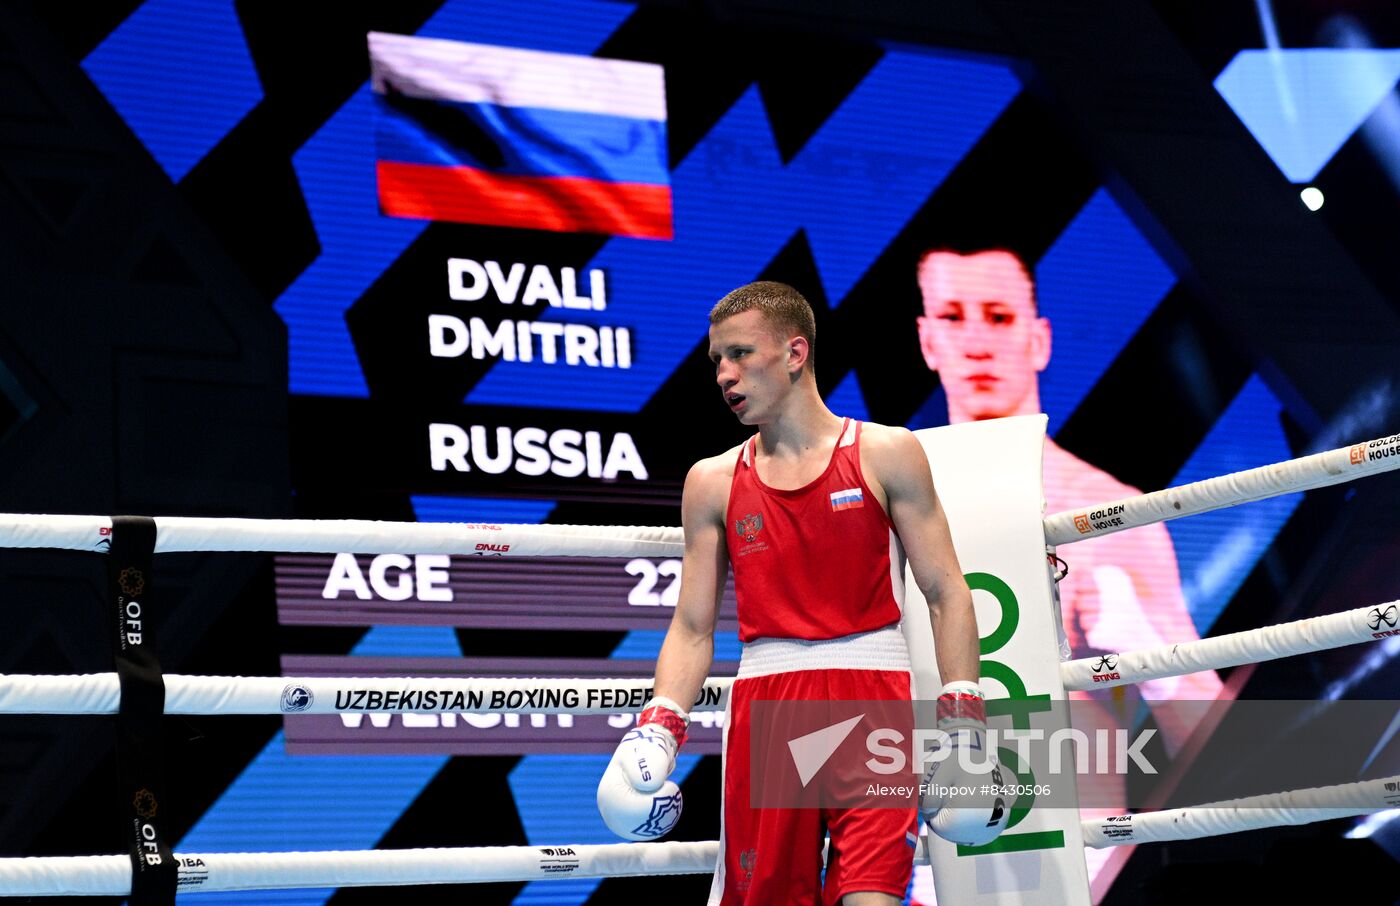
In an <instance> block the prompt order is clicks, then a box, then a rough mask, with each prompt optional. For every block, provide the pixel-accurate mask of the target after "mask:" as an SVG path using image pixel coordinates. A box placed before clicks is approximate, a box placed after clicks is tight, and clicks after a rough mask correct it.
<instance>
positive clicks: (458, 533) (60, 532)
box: [0, 514, 685, 557]
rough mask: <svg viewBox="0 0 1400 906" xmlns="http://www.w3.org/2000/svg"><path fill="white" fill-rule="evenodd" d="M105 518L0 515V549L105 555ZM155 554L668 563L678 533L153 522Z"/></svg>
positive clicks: (676, 552)
mask: <svg viewBox="0 0 1400 906" xmlns="http://www.w3.org/2000/svg"><path fill="white" fill-rule="evenodd" d="M111 527H112V520H111V518H110V517H107V516H35V515H14V514H0V547H56V548H63V549H66V550H81V551H102V552H105V551H106V550H107V547H108V542H109V541H110V539H111V534H110V532H111ZM155 549H156V553H169V552H173V551H268V552H279V553H341V552H357V553H366V554H369V553H374V554H476V553H485V554H490V555H496V554H502V555H504V556H509V557H676V556H680V555H681V554H682V553H684V552H685V544H684V540H683V537H682V535H681V530H680V529H678V528H656V527H645V526H621V525H506V524H496V523H483V522H466V523H423V522H374V521H371V520H365V519H325V520H319V519H226V518H214V517H204V516H199V517H190V516H158V517H156V548H155Z"/></svg>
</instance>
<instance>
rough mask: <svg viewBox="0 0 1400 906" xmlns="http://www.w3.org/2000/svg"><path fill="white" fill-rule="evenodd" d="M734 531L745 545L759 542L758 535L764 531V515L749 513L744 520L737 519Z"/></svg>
mask: <svg viewBox="0 0 1400 906" xmlns="http://www.w3.org/2000/svg"><path fill="white" fill-rule="evenodd" d="M734 531H735V532H737V533H738V534H739V537H740V538H742V539H744V541H745V543H747V544H752V543H753V542H755V541H757V540H758V533H759V532H761V531H763V514H762V513H749V514H748V515H747V516H745V517H744V518H743V519H735V520H734Z"/></svg>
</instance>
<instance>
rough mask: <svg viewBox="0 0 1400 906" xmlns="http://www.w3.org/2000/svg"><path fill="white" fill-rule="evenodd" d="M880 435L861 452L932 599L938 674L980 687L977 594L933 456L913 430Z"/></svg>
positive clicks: (919, 579) (926, 594)
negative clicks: (936, 479) (937, 485)
mask: <svg viewBox="0 0 1400 906" xmlns="http://www.w3.org/2000/svg"><path fill="white" fill-rule="evenodd" d="M881 433H882V436H881V437H880V438H879V439H878V440H877V442H876V443H873V444H871V445H870V449H869V450H868V451H866V450H865V449H862V451H861V452H862V453H867V452H868V454H869V456H868V459H869V461H870V464H871V465H872V466H873V467H874V471H875V477H876V479H877V480H878V481H879V482H880V485H881V487H883V488H884V491H885V496H886V500H887V508H888V512H889V515H890V520H891V521H892V522H893V523H894V528H895V531H896V532H897V533H898V534H899V539H900V541H901V542H902V543H903V545H904V551H905V554H906V555H907V556H908V557H909V566H910V568H911V569H912V570H913V572H914V580H915V581H916V582H917V583H918V586H919V590H920V591H921V592H923V594H924V598H925V599H926V600H927V601H928V608H929V619H930V621H931V622H932V624H933V649H934V656H935V657H936V658H937V660H938V674H939V676H940V678H941V679H942V680H943V682H944V683H952V682H970V683H976V682H977V676H978V660H979V658H980V654H979V651H978V636H977V618H976V617H975V616H974V614H973V610H972V592H970V591H969V590H968V588H967V581H966V580H965V579H963V573H962V567H961V566H960V565H959V564H958V555H957V553H955V552H954V550H953V537H952V534H951V533H950V532H949V531H948V520H947V517H946V516H944V513H943V505H942V504H941V503H940V502H939V500H938V494H937V492H936V491H935V490H934V488H933V476H932V474H931V473H930V470H929V464H928V457H926V456H925V455H924V448H923V447H922V446H920V444H919V441H918V439H917V438H916V437H914V435H913V434H911V433H910V432H908V431H906V430H904V429H902V428H892V429H886V431H884V432H881Z"/></svg>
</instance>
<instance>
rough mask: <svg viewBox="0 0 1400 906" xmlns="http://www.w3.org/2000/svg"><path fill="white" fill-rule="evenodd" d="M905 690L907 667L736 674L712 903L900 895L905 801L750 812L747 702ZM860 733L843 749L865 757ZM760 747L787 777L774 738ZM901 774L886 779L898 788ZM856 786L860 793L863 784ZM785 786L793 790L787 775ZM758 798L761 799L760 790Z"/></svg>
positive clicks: (904, 875)
mask: <svg viewBox="0 0 1400 906" xmlns="http://www.w3.org/2000/svg"><path fill="white" fill-rule="evenodd" d="M896 632H897V630H896ZM901 642H902V640H901ZM804 660H806V659H805V658H804ZM862 660H863V659H862ZM905 663H907V657H906V659H905ZM910 688H911V686H910V677H909V673H908V672H907V670H884V669H813V670H794V671H788V672H779V673H768V674H763V675H758V676H751V677H745V676H744V673H743V671H742V670H741V672H740V679H737V680H736V681H735V682H734V686H733V689H732V690H731V692H730V695H729V713H728V720H727V723H726V725H725V731H724V798H723V802H722V803H721V827H722V831H721V835H720V853H719V862H718V864H717V866H716V869H715V877H714V882H713V884H712V886H711V888H710V899H709V903H710V906H739V904H750V906H759V904H763V906H768V904H774V903H784V904H810V906H816V904H819V903H821V904H836V903H839V902H840V901H841V898H842V897H843V896H845V895H846V894H848V893H855V892H858V891H876V892H881V893H888V894H890V895H891V896H894V897H901V898H902V897H903V896H904V893H905V891H906V890H907V889H908V886H909V878H910V873H911V872H912V870H913V857H914V842H915V840H916V839H917V832H918V824H917V822H918V810H917V809H916V808H915V807H914V802H913V800H910V802H909V805H908V807H890V805H889V801H890V800H888V799H887V800H885V804H884V805H882V806H880V807H874V806H868V805H867V806H863V807H860V806H858V807H831V806H826V807H811V808H756V807H754V806H753V804H752V803H753V797H754V795H755V786H754V783H755V778H754V776H753V771H752V769H751V759H752V755H753V753H752V751H751V743H752V742H753V741H754V739H755V738H756V737H755V734H754V730H755V726H754V715H753V712H754V708H753V703H755V702H764V703H768V702H788V701H796V702H843V701H844V702H858V701H867V702H868V701H892V702H907V701H909V699H910ZM761 707H764V708H772V707H773V706H772V705H768V704H765V705H763V706H761ZM896 710H898V709H896ZM769 713H772V712H769ZM768 729H769V728H766V727H765V728H764V732H767V730H768ZM799 732H800V731H799ZM779 735H783V734H781V733H779ZM864 737H865V731H864V730H863V729H861V728H859V727H858V728H857V732H853V733H851V735H850V736H849V737H847V739H846V740H845V742H843V743H842V746H845V745H846V744H852V745H859V746H860V748H861V751H862V752H863V751H864V745H865V743H864ZM764 746H765V749H764V751H765V752H769V751H771V753H772V754H771V757H770V756H768V755H765V756H764V757H765V761H766V762H771V763H772V765H773V767H774V768H776V769H777V770H778V771H786V773H787V774H788V775H792V774H793V773H794V768H793V767H792V758H791V757H790V756H789V755H788V753H787V751H786V750H785V749H786V747H785V746H783V745H782V742H781V740H778V741H776V743H775V742H773V741H772V740H771V739H770V741H769V742H767V743H765V744H764ZM843 751H844V750H843ZM779 752H781V754H779ZM862 757H864V756H862ZM760 769H761V770H762V771H763V773H764V775H765V776H764V777H763V778H759V782H768V781H769V779H770V777H771V776H772V775H773V773H774V772H773V770H771V769H770V768H769V766H768V764H767V763H765V764H763V765H762V767H761V768H760ZM906 778H907V775H905V776H903V777H900V778H891V779H890V782H891V783H905V782H907V779H906ZM867 779H868V778H867ZM860 782H861V784H862V789H863V785H864V783H865V780H864V779H863V780H861V781H860ZM788 783H789V786H791V785H792V784H791V780H790V776H789V780H788ZM804 786H805V784H804ZM814 786H815V784H814ZM771 789H772V787H771V786H769V787H768V790H769V791H771ZM759 793H760V795H759V798H760V800H762V799H764V798H765V795H766V794H765V791H764V790H762V789H760V791H759ZM849 801H855V799H851V800H849ZM828 832H829V833H830V835H831V846H830V850H829V853H828V861H827V865H826V880H825V883H824V884H823V882H822V844H823V842H824V841H825V837H826V835H827V833H828Z"/></svg>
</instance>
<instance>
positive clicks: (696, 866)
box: [0, 435, 1400, 896]
mask: <svg viewBox="0 0 1400 906" xmlns="http://www.w3.org/2000/svg"><path fill="white" fill-rule="evenodd" d="M1397 468H1400V435H1392V436H1390V437H1386V438H1380V439H1377V440H1372V441H1368V442H1365V443H1361V444H1354V445H1352V446H1349V447H1344V448H1339V449H1336V450H1330V451H1326V452H1323V453H1318V454H1314V455H1312V456H1305V457H1302V458H1299V459H1294V460H1289V461H1286V462H1282V463H1276V464H1273V465H1269V466H1264V467H1262V468H1258V469H1251V470H1247V471H1243V472H1237V473H1233V474H1231V475H1224V476H1220V477H1217V478H1211V479H1207V480H1205V481H1200V482H1194V483H1192V484H1188V485H1183V486H1181V487H1178V488H1169V489H1166V490H1162V491H1156V492H1153V493H1150V494H1144V495H1141V496H1137V497H1132V498H1125V499H1122V500H1117V501H1110V502H1107V503H1103V504H1096V505H1092V506H1090V507H1085V508H1081V509H1078V510H1073V511H1069V512H1064V513H1056V514H1053V515H1051V516H1049V517H1047V518H1046V520H1045V534H1046V541H1047V543H1048V544H1050V545H1056V544H1067V543H1071V542H1073V541H1079V540H1083V539H1085V538H1090V537H1095V536H1097V535H1102V534H1110V533H1112V532H1117V531H1123V530H1125V529H1128V528H1134V527H1137V526H1141V525H1148V524H1151V523H1155V522H1161V521H1164V520H1166V519H1174V518H1178V517H1181V516H1187V515H1194V514H1196V513H1204V512H1208V511H1210V510H1215V509H1220V508H1223V507H1227V506H1233V505H1236V504H1239V503H1246V502H1250V501H1254V500H1263V499H1266V498H1268V497H1273V496H1277V495H1279V494H1286V493H1292V492H1295V491H1305V490H1311V489H1315V488H1320V487H1325V486H1328V485H1333V484H1339V483H1342V482H1346V481H1350V480H1352V479H1354V478H1360V477H1364V476H1367V475H1373V474H1377V473H1380V472H1385V471H1391V470H1394V469H1397ZM110 535H111V520H110V518H108V517H103V516H40V515H0V547H15V548H35V547H45V548H65V549H72V550H82V551H95V552H105V551H106V550H107V548H108V547H109V546H110ZM155 551H156V552H158V553H160V552H173V551H248V552H283V553H340V552H343V551H356V552H360V553H415V554H421V553H449V554H454V553H455V554H474V553H492V554H497V553H508V554H509V555H511V556H527V557H529V556H534V557H559V556H579V557H635V556H653V557H672V556H677V555H679V554H681V553H683V551H684V543H683V537H682V534H681V530H680V529H676V528H656V527H632V526H608V527H599V526H567V525H550V526H522V525H497V524H490V523H468V524H455V525H454V524H422V523H394V522H374V521H367V520H326V521H315V520H291V519H281V520H260V519H223V518H203V517H196V518H190V517H161V518H158V519H157V520H156V543H155ZM1395 609H1396V605H1395V604H1390V605H1380V606H1378V607H1373V608H1367V607H1363V608H1357V609H1355V610H1350V611H1344V612H1342V613H1338V614H1332V615H1329V616H1323V617H1315V618H1312V619H1309V620H1300V621H1297V622H1294V623H1285V624H1280V625H1277V626H1271V627H1265V628H1263V629H1256V630H1250V631H1247V632H1240V633H1233V634H1231V635H1227V636H1221V637H1217V638H1213V639H1203V640H1200V641H1197V642H1191V643H1184V644H1180V645H1168V646H1159V647H1157V648H1151V649H1144V650H1142V651H1137V652H1124V653H1121V654H1119V655H1118V658H1119V662H1118V664H1117V665H1116V667H1115V670H1116V672H1118V673H1120V674H1121V678H1120V679H1118V680H1114V681H1109V682H1107V683H1094V682H1093V681H1092V680H1091V679H1088V677H1089V676H1090V675H1092V666H1091V664H1092V663H1093V662H1094V661H1096V660H1097V659H1092V658H1091V659H1085V660H1081V661H1071V662H1068V663H1066V664H1064V665H1062V675H1063V676H1064V678H1065V685H1066V687H1067V688H1070V689H1084V688H1096V687H1100V686H1104V685H1118V684H1120V683H1131V682H1141V681H1144V680H1148V679H1158V678H1164V677H1168V676H1177V675H1181V674H1183V673H1191V672H1196V671H1200V670H1208V669H1216V668H1219V667H1228V666H1235V665H1238V664H1242V663H1248V662H1252V661H1258V660H1264V659H1272V658H1277V657H1284V656H1288V655H1292V654H1301V653H1306V652H1310V651H1318V650H1323V649H1325V648H1332V647H1338V646H1340V645H1346V644H1353V643H1356V642H1361V641H1368V640H1370V639H1372V638H1381V637H1384V636H1386V635H1388V634H1389V633H1388V632H1386V631H1382V630H1381V627H1380V622H1381V621H1384V622H1386V628H1387V629H1389V628H1390V621H1391V620H1393V619H1394V618H1395V614H1394V613H1393V611H1395ZM1373 622H1374V623H1375V624H1376V625H1371V623H1373ZM164 681H165V684H166V713H170V714H264V713H279V712H280V713H310V714H329V713H347V712H349V713H355V712H383V711H400V712H403V713H425V712H426V713H436V712H448V711H461V712H468V713H545V714H611V713H617V712H618V711H619V710H620V709H625V710H630V709H631V705H630V700H631V698H632V696H634V695H642V694H645V692H646V691H649V689H650V681H649V680H612V679H604V680H598V679H522V678H510V679H498V678H486V679H463V678H451V679H423V678H391V679H369V678H349V679H347V678H325V677H315V678H292V677H190V676H179V675H167V676H165V677H164ZM731 682H732V681H731V680H725V679H711V680H708V681H707V683H706V686H705V689H704V692H703V693H702V700H705V699H707V698H709V697H713V698H714V700H715V702H716V704H715V705H714V707H716V708H720V707H723V701H724V698H725V697H726V696H727V695H728V689H729V684H730V683H731ZM371 690H377V691H378V692H379V693H380V694H381V695H382V696H384V699H383V702H381V703H380V706H378V707H369V706H368V705H366V706H361V707H353V706H351V707H346V706H344V705H345V704H346V703H344V702H338V701H337V700H338V698H339V696H340V695H343V694H347V693H352V692H361V691H363V692H365V693H366V694H367V695H368V693H369V692H370V691H371ZM605 690H606V691H609V692H610V693H612V694H616V693H619V692H621V693H625V694H626V696H627V701H628V704H625V705H624V704H621V703H620V701H619V700H618V699H616V698H615V699H612V700H608V701H606V702H605V701H604V700H603V699H602V694H603V692H604V691H605ZM590 691H596V692H597V694H598V698H597V700H594V699H592V698H590ZM429 693H433V694H435V695H436V696H438V699H437V701H438V703H437V704H435V705H433V706H427V705H426V698H427V696H428V694H429ZM391 694H393V695H395V696H397V704H396V705H395V706H390V705H389V704H388V701H389V698H388V697H389V696H390V695H391ZM459 695H460V696H461V704H462V706H461V707H458V706H457V705H458V703H459V700H458V696H459ZM498 696H499V699H498V700H497V697H498ZM579 696H582V698H581V700H580V699H579ZM443 698H446V699H447V700H449V701H450V702H451V705H452V706H451V707H448V706H445V705H443V704H441V700H442V699H443ZM119 702H120V689H119V685H118V680H117V676H116V674H115V673H111V674H94V675H89V676H21V675H15V676H3V677H0V713H46V714H105V713H115V712H116V711H117V709H118V705H119ZM410 705H411V706H410ZM473 706H474V707H473ZM1397 806H1400V777H1393V778H1383V779H1379V780H1371V781H1364V782H1361V783H1352V784H1344V785H1341V786H1335V787H1319V788H1315V789H1310V790H1294V791H1291V792H1285V793H1276V794H1270V795H1267V796H1256V797H1251V798H1249V799H1239V800H1231V801H1228V802H1219V803H1210V804H1207V805H1202V806H1195V807H1191V808H1184V809H1173V810H1166V811H1160V812H1153V813H1147V814H1135V815H1133V814H1130V815H1119V816H1114V817H1112V818H1109V819H1104V820H1101V821H1095V820H1089V821H1084V822H1082V830H1083V833H1084V839H1085V845H1086V846H1089V847H1093V848H1103V847H1109V846H1118V845H1125V844H1132V843H1141V842H1157V841H1166V840H1182V839H1190V838H1194V837H1205V836H1214V835H1218V834H1225V833H1234V832H1238V831H1245V830H1254V829H1259V828H1264V827H1272V826H1279V825H1287V824H1301V823H1306V822H1309V821H1322V820H1329V819H1332V818H1340V817H1350V816H1355V815H1364V814H1371V813H1374V812H1378V811H1382V810H1385V809H1388V808H1395V807H1397ZM717 851H718V843H717V842H702V843H683V842H669V843H618V844H605V845H597V846H589V845H578V846H564V847H528V846H526V847H521V846H516V847H471V848H464V849H420V850H369V851H362V852H322V853H218V854H176V858H177V860H178V864H179V881H178V886H179V889H180V890H182V891H223V890H248V889H272V888H298V887H355V886H387V885H405V884H448V883H472V882H490V881H530V880H537V879H542V878H559V877H619V876H628V875H666V874H687V873H707V872H710V871H712V870H713V869H714V864H715V859H716V857H717ZM927 858H928V857H927V841H926V840H925V839H922V838H921V839H920V841H919V848H918V851H917V853H916V860H919V861H922V862H927ZM130 892H131V861H130V858H129V857H128V856H80V857H30V858H10V859H0V894H3V895H11V896H59V895H110V896H122V895H126V894H129V893H130Z"/></svg>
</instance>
